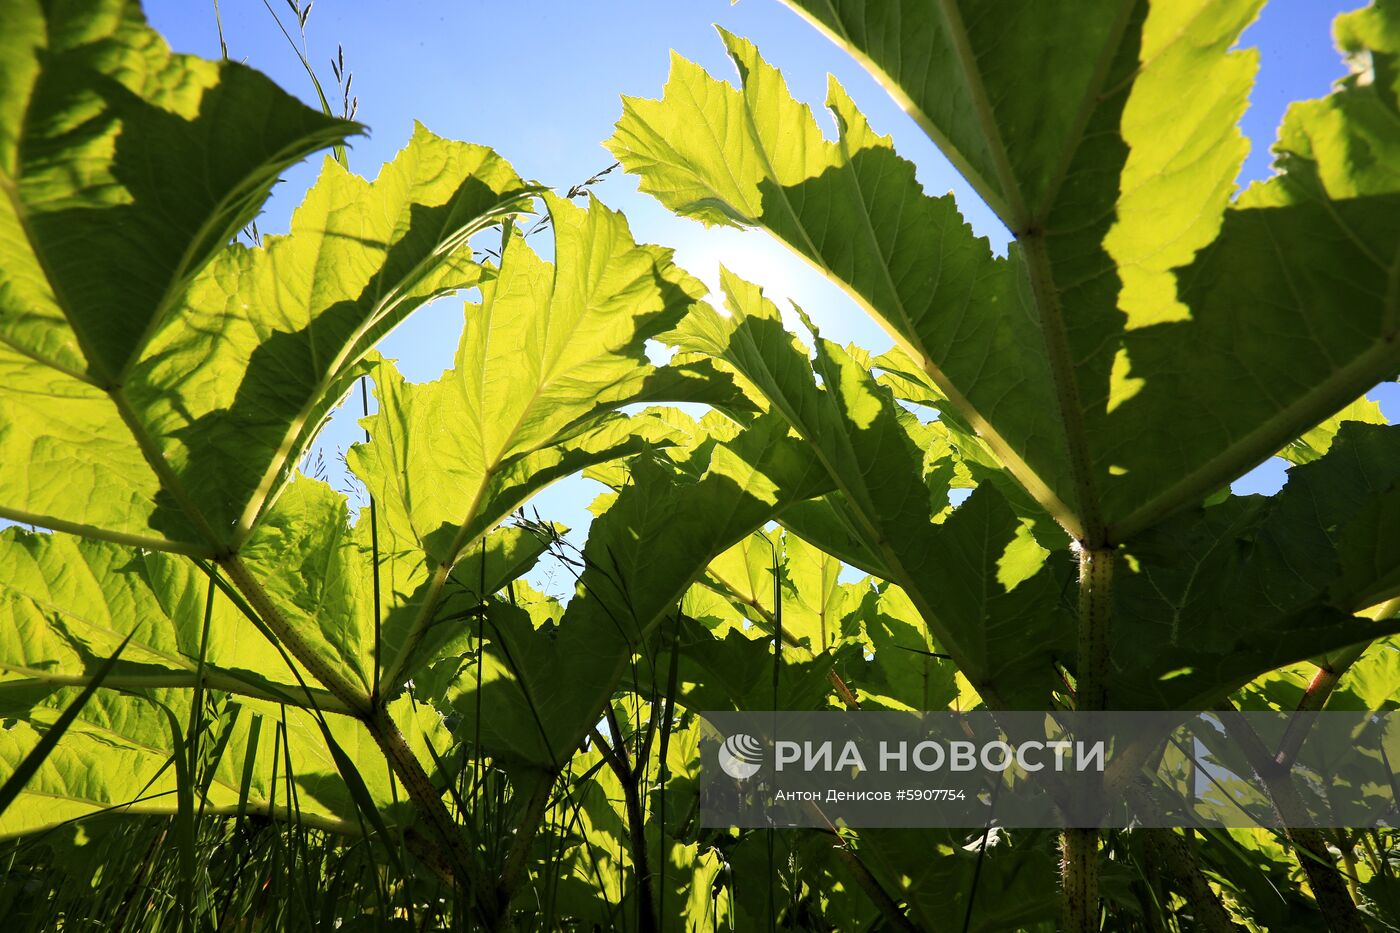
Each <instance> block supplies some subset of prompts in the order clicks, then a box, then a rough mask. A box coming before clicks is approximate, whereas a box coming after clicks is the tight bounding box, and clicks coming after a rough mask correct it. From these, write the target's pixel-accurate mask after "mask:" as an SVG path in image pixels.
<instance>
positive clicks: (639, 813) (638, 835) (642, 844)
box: [597, 703, 657, 933]
mask: <svg viewBox="0 0 1400 933" xmlns="http://www.w3.org/2000/svg"><path fill="white" fill-rule="evenodd" d="M606 716H607V720H608V729H609V730H610V731H611V732H612V739H613V746H612V754H611V755H608V756H606V758H607V761H608V765H609V766H610V767H611V768H612V769H613V773H614V774H616V775H617V780H618V782H619V783H621V784H622V796H623V801H624V803H625V805H626V808H627V837H628V843H629V844H630V846H631V848H632V870H633V871H635V872H636V873H637V929H638V930H639V931H641V933H656V929H657V925H656V898H655V896H654V894H653V892H652V879H651V859H650V857H649V856H648V854H647V829H646V813H645V812H644V811H643V809H642V798H641V793H640V786H639V785H640V782H641V772H640V770H639V768H637V767H633V765H632V761H631V758H630V757H629V755H628V754H627V744H626V743H625V742H624V741H623V739H622V728H621V726H620V724H619V723H618V721H617V715H616V714H615V713H613V708H612V704H611V703H609V704H608V705H607V707H606ZM597 739H598V740H599V741H600V742H601V739H602V737H601V736H598V737H597ZM637 764H638V765H640V764H641V762H638V763H637Z"/></svg>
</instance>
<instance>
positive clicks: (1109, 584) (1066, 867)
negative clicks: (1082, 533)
mask: <svg viewBox="0 0 1400 933" xmlns="http://www.w3.org/2000/svg"><path fill="white" fill-rule="evenodd" d="M1113 559H1114V554H1113V551H1112V550H1111V549H1104V550H1096V549H1094V548H1090V547H1084V548H1083V549H1082V550H1081V551H1080V552H1079V645H1078V649H1079V650H1078V663H1077V665H1076V668H1077V669H1076V674H1077V676H1076V678H1075V708H1076V709H1078V710H1079V711H1080V712H1091V711H1095V710H1102V709H1103V708H1104V706H1105V704H1106V702H1107V688H1106V684H1105V681H1106V680H1107V675H1108V628H1109V621H1110V618H1111V617H1112V611H1113ZM1101 793H1102V786H1101V782H1100V786H1095V785H1093V784H1090V785H1089V786H1088V787H1086V789H1085V796H1084V799H1082V800H1081V801H1080V804H1081V806H1082V812H1083V814H1085V815H1087V814H1092V813H1096V812H1097V810H1098V807H1097V805H1096V798H1097V796H1098V795H1099V794H1101ZM1060 851H1061V860H1060V880H1061V883H1062V886H1063V888H1064V897H1065V904H1064V929H1065V930H1067V931H1070V933H1086V931H1094V930H1097V929H1098V928H1099V832H1098V830H1097V829H1086V828H1072V829H1067V830H1065V832H1064V838H1063V839H1062V840H1061V847H1060Z"/></svg>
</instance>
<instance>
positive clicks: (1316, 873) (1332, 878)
mask: <svg viewBox="0 0 1400 933" xmlns="http://www.w3.org/2000/svg"><path fill="white" fill-rule="evenodd" d="M1220 718H1221V721H1222V722H1223V723H1224V725H1225V731H1226V733H1227V734H1228V735H1229V736H1230V738H1231V739H1233V740H1234V741H1235V742H1236V743H1237V744H1238V745H1239V747H1240V750H1241V751H1242V752H1244V756H1245V758H1246V759H1248V761H1249V766H1250V767H1251V768H1253V769H1254V773H1255V774H1257V775H1258V776H1259V779H1260V780H1262V781H1263V782H1264V787H1265V789H1266V790H1267V791H1268V793H1269V800H1270V801H1271V802H1272V803H1273V806H1274V810H1275V812H1276V813H1277V814H1278V816H1279V822H1280V823H1281V824H1282V825H1283V828H1284V830H1283V831H1284V833H1285V834H1286V835H1287V836H1288V841H1289V842H1291V843H1292V844H1293V849H1294V855H1295V857H1296V858H1297V860H1298V864H1299V866H1301V867H1302V869H1303V874H1304V875H1306V876H1307V879H1308V887H1310V888H1312V892H1313V898H1314V899H1315V900H1316V901H1317V906H1318V909H1319V910H1320V911H1321V912H1322V916H1323V920H1324V922H1325V923H1326V924H1327V929H1329V930H1331V931H1332V933H1365V930H1366V923H1365V921H1364V920H1363V919H1362V917H1361V913H1360V911H1358V910H1357V909H1356V903H1355V902H1354V901H1353V900H1352V899H1351V895H1350V894H1349V893H1348V892H1347V888H1346V882H1345V881H1344V880H1343V878H1342V874H1341V872H1340V871H1338V870H1337V863H1336V860H1335V859H1333V858H1332V854H1331V853H1330V852H1329V851H1328V849H1327V840H1326V838H1325V837H1324V836H1323V835H1322V833H1321V831H1319V830H1317V829H1314V828H1312V827H1310V826H1309V825H1308V824H1309V823H1310V822H1311V820H1310V819H1309V818H1308V813H1307V807H1306V806H1304V804H1303V800H1302V798H1301V797H1300V796H1299V795H1298V789H1297V788H1296V787H1294V786H1293V782H1292V780H1291V779H1290V778H1289V769H1288V768H1286V767H1284V766H1283V765H1281V764H1279V763H1278V761H1277V760H1275V758H1274V756H1273V755H1272V754H1270V752H1269V750H1268V748H1266V747H1265V745H1264V743H1263V741H1262V740H1261V739H1260V738H1259V735H1258V733H1256V732H1255V731H1254V729H1253V727H1251V726H1250V725H1249V723H1248V721H1246V720H1245V718H1244V717H1243V716H1242V715H1240V713H1239V712H1238V711H1237V710H1236V709H1235V708H1234V707H1233V706H1230V705H1228V704H1227V705H1226V706H1225V707H1222V711H1221V717H1220Z"/></svg>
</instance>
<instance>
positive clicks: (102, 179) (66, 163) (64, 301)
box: [0, 0, 530, 556]
mask: <svg viewBox="0 0 1400 933" xmlns="http://www.w3.org/2000/svg"><path fill="white" fill-rule="evenodd" d="M4 41H5V43H6V49H5V51H6V54H5V55H3V56H0V91H3V104H0V189H3V193H4V197H3V199H0V244H3V250H4V254H5V263H4V268H3V270H0V375H3V379H0V383H3V386H4V387H3V389H0V459H3V460H4V461H6V462H9V463H28V464H29V468H28V469H27V470H23V471H19V470H11V471H7V472H6V473H5V475H4V477H3V478H2V479H0V515H4V516H5V517H8V518H11V519H15V520H20V521H27V522H31V523H34V524H40V525H44V526H47V527H54V528H65V529H69V530H72V531H77V532H80V533H83V534H87V535H92V536H96V537H103V538H107V539H110V540H116V541H123V542H128V543H136V544H142V545H146V546H150V547H155V548H159V549H163V550H174V551H185V552H191V553H198V554H204V555H209V556H222V555H224V554H226V553H229V552H231V551H234V550H236V549H237V548H238V546H239V545H240V544H241V543H242V542H243V540H245V539H246V537H247V535H248V534H249V532H250V531H251V528H252V526H253V525H254V524H255V523H256V521H257V519H258V517H259V515H260V514H261V513H262V511H263V510H264V509H265V508H266V506H267V504H268V502H269V501H270V500H271V498H272V497H273V495H274V494H275V492H276V489H277V487H278V484H279V483H280V482H281V481H282V480H283V479H284V478H285V477H286V476H287V474H288V472H289V468H290V465H291V464H292V463H293V462H295V460H296V458H297V457H298V456H299V455H300V453H301V451H302V450H304V448H305V445H306V444H307V442H308V441H309V440H310V437H311V436H312V434H313V432H314V431H315V430H316V429H317V428H318V427H319V426H320V424H321V422H322V420H323V419H324V417H325V415H326V414H327V413H328V411H329V409H330V407H331V406H332V405H333V404H334V403H335V402H336V401H337V399H338V398H339V397H340V396H341V395H342V394H344V392H345V391H346V390H347V389H348V387H349V384H350V382H351V380H353V379H354V378H355V377H356V376H358V375H360V374H361V373H362V372H363V368H362V367H361V365H360V360H361V358H362V357H363V356H364V354H365V353H366V352H367V351H368V350H369V348H370V346H371V345H372V344H373V342H374V341H375V340H376V339H378V338H379V337H380V336H382V335H383V334H384V333H385V332H386V331H387V330H388V329H389V328H391V327H392V326H393V325H394V324H396V323H398V321H400V320H402V318H403V316H404V315H405V314H407V313H408V312H409V311H411V310H412V309H413V308H415V307H417V306H419V305H421V304H422V303H423V302H425V301H427V300H429V299H431V298H432V297H434V296H435V295H437V294H441V293H443V292H445V291H451V290H454V289H458V288H462V287H466V286H470V285H472V284H475V283H476V282H477V281H478V279H479V278H480V276H481V272H482V270H481V268H480V267H479V266H477V265H475V264H473V263H471V262H470V255H469V253H467V252H466V251H465V250H464V249H463V246H464V243H465V239H466V238H467V237H468V236H470V235H471V233H472V232H473V231H475V230H477V229H480V228H482V227H483V226H485V225H487V224H490V223H493V222H495V221H496V220H497V219H499V217H500V216H501V215H502V214H504V213H508V212H510V211H513V210H518V209H519V208H520V207H521V205H522V201H523V199H524V198H525V197H527V196H528V195H529V194H530V189H528V188H526V186H524V184H523V183H522V182H521V181H520V179H519V178H518V177H517V176H516V175H515V173H514V172H513V171H512V170H511V169H510V168H509V167H508V166H507V165H505V163H503V162H502V161H501V160H500V159H499V158H498V157H497V156H496V155H495V154H494V153H492V152H491V151H490V150H487V149H484V148H482V147H477V146H469V145H465V144H461V143H452V142H448V141H446V140H442V139H438V138H437V137H434V136H432V134H430V133H428V132H427V131H426V130H423V129H421V128H420V129H419V130H418V131H417V132H416V133H415V135H414V139H413V141H412V142H411V143H410V145H409V146H408V148H407V149H405V150H404V151H403V152H402V153H400V154H399V156H398V157H397V158H396V159H395V160H394V162H393V163H391V164H390V165H389V166H388V167H387V168H386V169H385V171H384V172H383V173H382V174H381V176H380V178H379V179H378V180H377V181H376V182H374V183H368V182H365V181H363V180H362V179H359V178H357V177H354V176H351V175H349V174H348V173H346V172H345V171H344V170H343V169H341V168H340V167H339V166H338V165H335V164H333V163H328V164H327V166H326V168H325V170H324V171H323V173H322V176H321V179H320V181H319V182H318V183H317V184H316V186H315V187H314V188H313V189H312V191H311V193H310V194H309V195H308V197H307V200H306V202H305V203H304V204H303V205H302V207H301V208H300V209H299V210H298V211H297V212H296V214H295V216H294V217H293V221H292V230H291V233H290V234H289V235H288V236H286V237H277V238H269V241H268V242H267V243H266V244H265V245H264V246H261V247H258V248H252V249H250V248H246V247H243V246H240V245H237V244H230V243H229V241H230V239H231V238H232V236H233V235H234V234H235V233H236V232H237V231H238V229H239V228H240V227H242V226H243V225H244V224H246V223H247V222H248V221H250V220H251V219H252V218H253V217H254V216H255V215H256V213H257V211H258V209H259V208H260V206H261V203H262V201H263V199H264V198H265V197H266V196H267V193H268V191H269V190H270V189H271V186H272V185H273V183H274V182H275V181H276V180H277V177H278V175H279V174H280V173H281V172H282V171H283V170H284V169H286V168H287V167H288V166H290V165H291V164H293V163H294V162H296V161H298V160H300V159H301V158H303V157H304V156H306V155H307V154H308V153H310V152H312V151H314V150H316V149H320V148H323V147H325V146H328V145H330V144H331V143H334V142H337V141H339V140H341V139H343V138H344V137H345V136H346V135H347V134H349V133H351V132H354V131H356V130H357V129H358V127H357V126H356V125H355V124H352V123H347V122H344V121H339V120H334V119H331V118H328V117H324V116H322V115H320V114H318V113H316V112H313V111H311V110H309V109H308V108H306V107H304V106H302V105H301V104H300V103H298V102H296V101H295V100H294V99H293V98H291V97H290V96H288V95H286V94H285V93H283V92H282V91H280V90H278V89H277V88H276V87H275V86H274V85H273V84H272V83H271V82H270V81H268V80H267V79H266V78H264V77H262V76H261V75H258V74H256V73H255V72H252V71H250V70H248V69H246V68H243V67H242V66H239V65H236V64H232V63H223V64H215V63H211V62H204V61H200V60H198V59H194V58H190V57H187V56H178V55H172V54H171V53H170V52H169V50H168V49H167V48H166V46H165V44H164V42H163V41H162V40H161V39H160V38H159V36H157V35H156V34H155V33H154V32H153V31H152V30H150V29H149V28H148V27H147V26H146V24H145V22H144V20H143V18H142V16H141V13H140V9H139V7H138V5H137V4H135V3H130V2H122V0H104V2H101V3H97V4H95V5H93V4H90V5H87V6H84V7H82V8H81V9H80V8H76V7H73V6H71V5H67V4H52V5H51V4H37V3H34V2H32V0H17V2H16V3H13V4H9V5H8V6H7V12H6V29H5V40H4Z"/></svg>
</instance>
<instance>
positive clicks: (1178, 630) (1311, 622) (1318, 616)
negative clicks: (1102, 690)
mask: <svg viewBox="0 0 1400 933" xmlns="http://www.w3.org/2000/svg"><path fill="white" fill-rule="evenodd" d="M1397 502H1400V431H1397V429H1395V428H1393V427H1382V426H1376V425H1362V424H1355V423H1349V424H1346V425H1343V427H1342V430H1341V431H1340V432H1339V433H1338V434H1337V436H1336V438H1335V440H1334V442H1333V444H1332V446H1331V449H1330V450H1329V452H1328V453H1327V455H1326V456H1323V457H1321V458H1320V459H1318V460H1316V461H1313V462H1312V463H1308V464H1305V465H1303V466H1297V467H1294V468H1292V469H1291V470H1290V471H1289V480H1288V483H1287V485H1285V486H1284V488H1283V489H1282V490H1281V491H1280V492H1279V493H1278V494H1277V495H1276V496H1273V497H1264V496H1239V497H1231V498H1229V499H1227V500H1225V501H1224V502H1222V503H1220V504H1217V505H1212V506H1208V507H1201V508H1198V509H1195V510H1192V511H1190V512H1186V513H1183V514H1181V515H1179V516H1178V517H1176V518H1174V519H1172V520H1169V521H1167V522H1165V523H1163V524H1162V525H1160V526H1159V527H1158V528H1156V529H1154V530H1153V531H1152V532H1150V533H1146V534H1143V535H1141V536H1140V537H1139V538H1138V539H1137V541H1136V542H1135V543H1134V544H1133V545H1132V546H1130V547H1129V548H1128V549H1127V550H1126V554H1127V555H1128V556H1127V558H1126V560H1127V565H1126V566H1125V567H1123V569H1122V571H1121V572H1120V573H1119V574H1118V583H1117V587H1116V592H1115V598H1116V611H1117V617H1118V618H1122V619H1127V620H1131V624H1130V625H1124V626H1119V627H1117V628H1116V629H1115V631H1114V633H1113V635H1112V636H1111V637H1112V641H1113V647H1112V662H1111V664H1112V667H1113V671H1112V672H1111V674H1110V684H1111V686H1110V695H1111V697H1112V698H1113V703H1114V705H1115V706H1117V707H1119V708H1124V709H1150V708H1156V709H1205V708H1209V707H1210V706H1211V705H1212V704H1213V703H1215V702H1217V701H1218V700H1219V699H1220V698H1221V697H1223V696H1224V695H1225V694H1227V693H1229V692H1231V691H1233V690H1235V689H1236V688H1238V687H1239V686H1241V685H1242V684H1244V683H1245V682H1246V681H1248V680H1250V679H1251V678H1253V677H1255V676H1257V675H1259V674H1262V673H1264V672H1265V671H1268V670H1271V669H1273V668H1276V667H1280V666H1282V665H1285V664H1291V663H1294V662H1296V661H1300V660H1303V659H1305V658H1309V657H1313V656H1316V655H1321V654H1324V653H1326V652H1329V651H1333V650H1335V649H1338V648H1343V647H1346V646H1347V645H1352V644H1356V643H1359V642H1365V641H1369V640H1371V639H1373V638H1376V637H1379V636H1381V635H1386V634H1389V633H1391V632H1393V631H1396V630H1400V623H1396V622H1395V621H1394V620H1389V621H1386V622H1372V621H1370V620H1363V619H1357V618H1353V614H1355V613H1359V612H1361V611H1362V610H1363V609H1366V608H1368V607H1369V606H1370V605H1372V604H1373V603H1374V602H1376V601H1377V599H1376V597H1375V593H1374V591H1373V590H1372V589H1371V587H1372V586H1373V585H1374V582H1375V580H1376V578H1377V576H1381V575H1384V574H1389V575H1390V576H1391V577H1392V578H1393V577H1394V575H1395V574H1396V573H1397V572H1400V571H1398V570H1397V568H1398V567H1400V550H1394V549H1385V548H1377V547H1376V545H1375V542H1374V540H1368V539H1367V535H1369V534H1373V533H1374V532H1375V530H1376V528H1377V524H1376V522H1377V519H1378V518H1380V519H1381V520H1382V521H1384V520H1385V519H1386V518H1387V517H1389V516H1392V515H1393V514H1395V511H1394V510H1395V508H1396V503H1397ZM1358 536H1359V539H1360V541H1361V542H1364V543H1363V544H1361V545H1360V546H1358V545H1357V544H1355V542H1357V541H1358Z"/></svg>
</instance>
